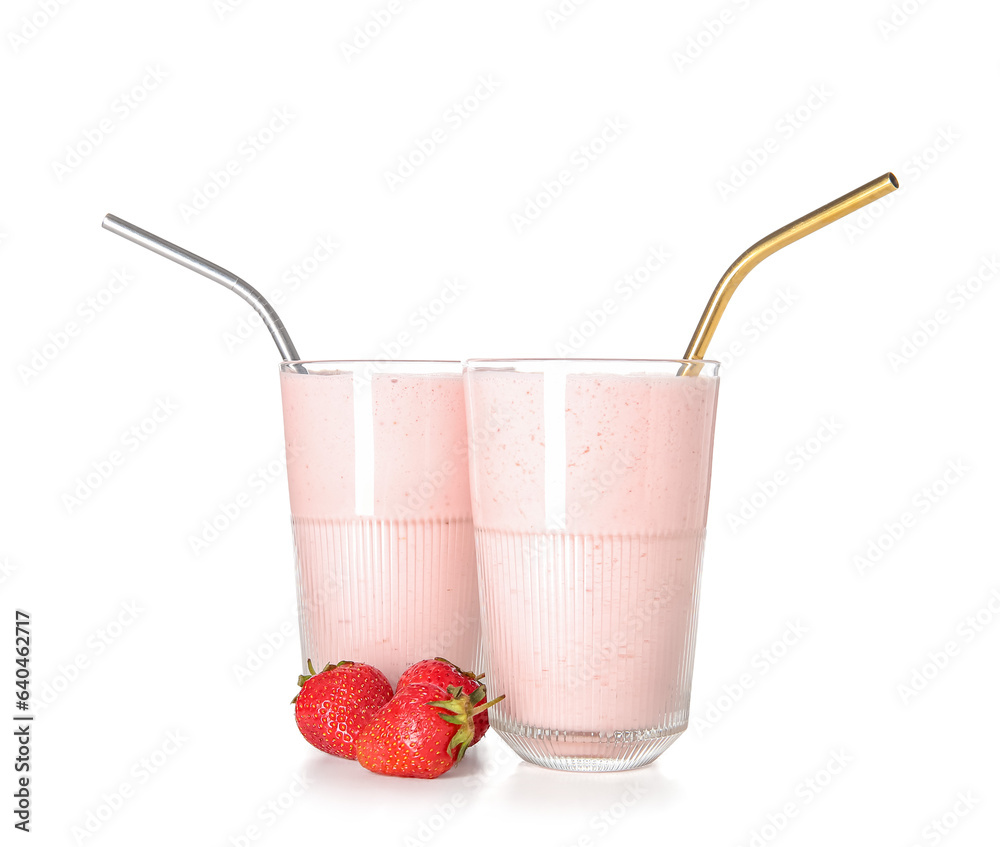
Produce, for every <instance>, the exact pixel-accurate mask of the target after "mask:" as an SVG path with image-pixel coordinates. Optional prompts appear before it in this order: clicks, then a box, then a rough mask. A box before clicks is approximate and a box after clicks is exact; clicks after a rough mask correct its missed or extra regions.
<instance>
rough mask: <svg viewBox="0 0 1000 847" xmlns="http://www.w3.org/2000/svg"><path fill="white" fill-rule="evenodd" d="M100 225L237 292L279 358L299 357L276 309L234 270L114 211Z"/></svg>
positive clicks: (292, 358) (294, 358) (287, 359)
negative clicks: (259, 321) (261, 323)
mask: <svg viewBox="0 0 1000 847" xmlns="http://www.w3.org/2000/svg"><path fill="white" fill-rule="evenodd" d="M101 226H103V227H104V228H105V229H106V230H108V231H109V232H113V233H114V234H115V235H120V236H121V237H122V238H127V239H128V240H129V241H133V242H135V243H136V244H138V245H139V246H140V247H145V248H146V249H147V250H152V251H153V252H154V253H159V254H160V255H161V256H163V257H165V258H167V259H170V260H171V261H172V262H177V264H178V265H183V266H184V267H185V268H188V269H189V270H192V271H194V272H195V273H199V274H201V275H202V276H207V277H208V278H209V279H210V280H212V281H213V282H217V283H219V285H224V286H225V287H226V288H228V289H229V290H230V291H232V292H234V293H235V294H238V295H239V296H240V297H242V298H243V299H244V300H246V301H247V303H249V304H250V305H251V306H253V308H254V309H255V310H256V312H257V314H258V315H260V316H261V318H262V319H263V321H264V326H266V327H267V331H268V332H270V333H271V338H273V339H274V343H275V344H277V345H278V352H280V353H281V358H282V359H284V360H285V361H286V362H294V361H297V360H299V354H298V352H297V351H296V349H295V345H294V344H293V343H292V339H291V338H290V337H289V335H288V331H287V330H286V329H285V325H284V324H283V323H282V322H281V318H279V317H278V313H277V312H275V311H274V309H273V308H272V307H271V304H270V303H268V302H267V300H265V299H264V296H263V295H262V294H261V293H260V292H259V291H258V290H257V289H256V288H254V287H253V286H252V285H250V284H249V283H247V282H245V281H244V280H242V279H240V278H239V277H238V276H236V274H234V273H232V272H231V271H227V270H226V269H225V268H222V267H219V266H218V265H217V264H215V263H214V262H209V261H208V260H207V259H203V258H201V256H196V255H195V254H194V253H192V252H191V251H189V250H185V249H184V248H183V247H178V246H177V245H176V244H171V243H170V242H169V241H165V240H164V239H162V238H160V237H159V236H158V235H153V234H152V233H151V232H146V230H144V229H139V227H137V226H136V225H135V224H130V223H129V222H128V221H123V220H122V219H121V218H119V217H116V216H115V215H105V217H104V221H103V222H102V223H101Z"/></svg>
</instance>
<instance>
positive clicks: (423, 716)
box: [358, 682, 503, 779]
mask: <svg viewBox="0 0 1000 847" xmlns="http://www.w3.org/2000/svg"><path fill="white" fill-rule="evenodd" d="M481 689H482V687H481V686H480V689H478V690H481ZM483 693H484V695H485V691H484V692H483ZM479 699H480V700H482V696H481V697H480V698H479ZM502 699H503V698H502V697H500V698H498V699H497V700H496V701H494V702H499V700H502ZM492 705H493V703H480V704H479V705H475V706H474V705H473V704H472V699H471V698H470V696H469V695H468V694H466V693H465V692H464V691H462V689H461V688H460V687H459V686H457V685H452V686H449V688H448V689H447V690H445V689H444V688H441V686H439V685H432V684H430V683H427V682H415V683H411V684H410V685H407V686H405V687H403V688H400V689H399V690H398V691H397V692H396V696H395V697H393V698H392V699H391V700H390V701H389V702H388V703H387V704H386V705H385V706H383V707H382V708H381V709H380V710H379V712H378V714H377V715H375V717H374V719H373V720H372V721H371V723H369V724H368V726H366V727H365V728H364V729H363V730H362V731H361V737H360V738H359V739H358V761H359V762H360V763H361V765H362V766H363V767H365V768H367V769H368V770H370V771H374V772H375V773H381V774H386V775H388V776H404V777H416V778H418V779H434V778H435V777H439V776H441V774H443V773H445V772H446V771H448V770H450V769H451V767H452V766H453V765H455V764H456V763H458V762H460V761H461V760H462V757H463V756H464V755H465V751H466V748H468V746H469V744H470V743H471V741H472V736H473V733H474V732H475V730H474V727H473V718H474V717H475V715H476V714H477V713H482V712H485V711H486V710H487V709H488V708H489V707H490V706H492Z"/></svg>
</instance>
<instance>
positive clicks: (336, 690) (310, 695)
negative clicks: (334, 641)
mask: <svg viewBox="0 0 1000 847" xmlns="http://www.w3.org/2000/svg"><path fill="white" fill-rule="evenodd" d="M306 664H307V665H308V667H309V673H308V674H304V675H302V676H300V677H299V686H300V687H301V688H302V690H301V691H300V692H299V693H298V694H297V695H296V696H295V699H293V700H292V702H293V703H294V704H295V723H296V724H298V727H299V732H301V733H302V736H303V737H304V738H305V740H306V741H308V742H309V743H310V744H312V745H313V747H318V748H319V749H320V750H322V751H323V752H324V753H332V754H333V755H334V756H342V757H343V758H345V759H356V758H358V747H357V744H358V736H360V735H361V730H363V729H364V728H365V727H366V726H367V725H368V723H369V722H370V721H371V719H372V718H373V717H374V716H375V713H376V712H377V711H378V710H379V709H381V708H382V707H383V706H384V705H385V704H386V703H388V702H389V701H390V700H391V699H392V686H391V685H389V680H387V679H386V678H385V675H384V674H383V673H382V671H380V670H378V668H373V667H372V666H371V665H365V664H362V663H360V662H340V663H339V664H336V665H334V664H328V665H327V666H326V667H325V668H323V670H321V671H320V672H319V673H316V671H315V670H313V666H312V660H311V659H310V660H309V661H307V663H306Z"/></svg>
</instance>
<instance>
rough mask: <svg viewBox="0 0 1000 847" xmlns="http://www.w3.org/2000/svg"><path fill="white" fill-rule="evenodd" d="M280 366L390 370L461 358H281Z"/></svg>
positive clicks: (454, 362)
mask: <svg viewBox="0 0 1000 847" xmlns="http://www.w3.org/2000/svg"><path fill="white" fill-rule="evenodd" d="M278 364H279V366H280V367H283V368H284V367H294V366H295V365H378V366H379V367H380V368H385V369H386V370H391V369H392V368H393V367H395V366H396V365H403V366H406V365H461V364H462V360H461V359H282V360H281V361H280V362H279V363H278Z"/></svg>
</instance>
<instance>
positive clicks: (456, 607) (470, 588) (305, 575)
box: [292, 516, 479, 684]
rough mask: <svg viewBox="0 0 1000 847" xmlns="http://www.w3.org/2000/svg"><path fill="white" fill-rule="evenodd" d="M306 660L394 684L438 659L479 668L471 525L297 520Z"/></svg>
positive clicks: (294, 527)
mask: <svg viewBox="0 0 1000 847" xmlns="http://www.w3.org/2000/svg"><path fill="white" fill-rule="evenodd" d="M292 531H293V534H294V537H295V555H296V564H297V572H298V588H299V609H300V615H299V626H300V635H301V643H302V661H303V663H304V662H305V660H306V659H307V658H308V659H312V661H313V665H314V666H315V667H316V668H317V669H319V667H320V666H321V663H325V662H328V661H330V662H338V661H340V660H342V659H350V660H352V661H357V662H367V663H369V664H372V665H374V666H375V667H377V668H378V669H379V670H381V671H382V672H383V673H384V674H385V675H386V676H387V677H388V678H389V680H390V681H391V682H392V683H393V684H395V681H396V680H397V679H398V678H399V676H400V674H401V673H402V672H403V671H404V670H405V669H406V668H407V666H409V665H411V664H413V663H414V662H417V661H419V660H420V659H427V658H431V657H434V656H445V657H447V658H450V659H451V660H452V661H453V662H455V663H456V664H459V665H460V666H461V667H464V668H467V667H472V664H473V661H474V659H475V650H476V646H477V642H478V639H479V615H478V597H477V588H476V572H475V567H474V565H473V562H474V559H475V549H474V540H473V533H472V521H471V520H469V519H438V520H433V519H421V520H405V521H395V520H379V519H377V518H355V519H349V520H325V519H316V518H296V517H294V516H293V517H292Z"/></svg>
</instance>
